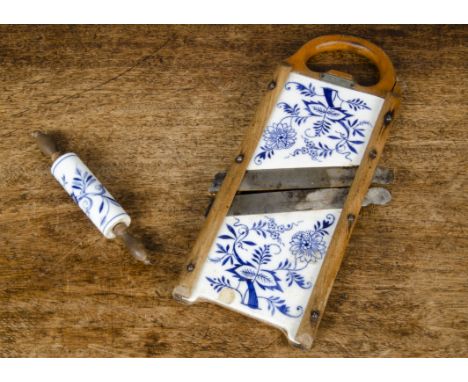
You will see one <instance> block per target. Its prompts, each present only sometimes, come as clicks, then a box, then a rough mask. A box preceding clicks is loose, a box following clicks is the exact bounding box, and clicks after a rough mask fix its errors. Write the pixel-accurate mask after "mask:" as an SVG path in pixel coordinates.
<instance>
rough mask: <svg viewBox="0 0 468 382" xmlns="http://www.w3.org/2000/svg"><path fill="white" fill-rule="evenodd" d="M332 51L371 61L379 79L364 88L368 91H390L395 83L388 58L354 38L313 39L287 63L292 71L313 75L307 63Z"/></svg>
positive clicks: (371, 45) (375, 46)
mask: <svg viewBox="0 0 468 382" xmlns="http://www.w3.org/2000/svg"><path fill="white" fill-rule="evenodd" d="M333 51H348V52H353V53H357V54H360V55H362V56H364V57H367V58H368V59H369V60H371V61H372V62H373V63H374V65H375V66H376V67H377V69H378V70H379V75H380V79H379V82H378V83H377V84H375V85H371V86H365V87H364V88H367V89H368V90H369V91H384V92H388V91H391V90H392V89H393V87H394V85H395V83H396V74H395V69H394V67H393V64H392V62H391V61H390V58H389V57H388V56H387V54H386V53H385V52H384V51H383V50H382V49H380V48H379V47H378V46H377V45H375V44H373V43H371V42H369V41H367V40H365V39H363V38H360V37H355V36H347V35H338V34H337V35H327V36H321V37H318V38H315V39H313V40H310V41H309V42H307V43H306V44H304V45H303V46H302V47H301V48H300V49H299V50H298V51H297V52H296V53H294V54H293V55H292V56H291V57H289V58H288V60H287V62H288V64H290V65H291V67H292V68H293V70H297V71H302V72H306V73H307V72H310V73H315V72H314V71H312V70H311V69H309V67H308V66H307V61H308V60H309V59H310V58H311V57H313V56H316V55H317V54H320V53H324V52H333Z"/></svg>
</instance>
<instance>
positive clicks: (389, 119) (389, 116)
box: [384, 111, 393, 125]
mask: <svg viewBox="0 0 468 382" xmlns="http://www.w3.org/2000/svg"><path fill="white" fill-rule="evenodd" d="M392 121H393V111H389V112H388V113H387V114H385V117H384V123H385V124H386V125H388V124H389V123H390V122H392Z"/></svg>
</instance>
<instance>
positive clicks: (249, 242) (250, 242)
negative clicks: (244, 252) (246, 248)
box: [242, 240, 257, 246]
mask: <svg viewBox="0 0 468 382" xmlns="http://www.w3.org/2000/svg"><path fill="white" fill-rule="evenodd" d="M242 243H243V244H247V245H250V246H255V245H257V244H256V243H254V242H253V241H249V240H244V241H243V242H242Z"/></svg>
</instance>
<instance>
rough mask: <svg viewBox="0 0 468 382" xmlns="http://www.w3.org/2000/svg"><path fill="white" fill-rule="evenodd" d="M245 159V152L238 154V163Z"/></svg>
mask: <svg viewBox="0 0 468 382" xmlns="http://www.w3.org/2000/svg"><path fill="white" fill-rule="evenodd" d="M243 161H244V154H239V155H238V156H236V163H242V162H243Z"/></svg>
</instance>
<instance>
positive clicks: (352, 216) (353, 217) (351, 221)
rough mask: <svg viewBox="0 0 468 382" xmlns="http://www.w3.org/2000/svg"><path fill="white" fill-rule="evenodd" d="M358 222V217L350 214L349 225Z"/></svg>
mask: <svg viewBox="0 0 468 382" xmlns="http://www.w3.org/2000/svg"><path fill="white" fill-rule="evenodd" d="M355 220H356V216H354V214H349V215H348V223H349V225H352V224H353V223H354V221H355Z"/></svg>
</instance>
